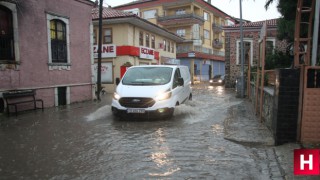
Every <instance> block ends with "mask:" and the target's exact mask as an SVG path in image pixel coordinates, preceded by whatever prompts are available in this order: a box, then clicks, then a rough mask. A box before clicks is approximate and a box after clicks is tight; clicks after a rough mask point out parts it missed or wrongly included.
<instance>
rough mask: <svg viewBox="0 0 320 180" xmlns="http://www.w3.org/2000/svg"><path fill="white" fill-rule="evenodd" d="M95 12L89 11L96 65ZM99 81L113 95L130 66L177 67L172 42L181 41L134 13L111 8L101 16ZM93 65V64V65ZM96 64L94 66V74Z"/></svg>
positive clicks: (96, 21) (96, 15)
mask: <svg viewBox="0 0 320 180" xmlns="http://www.w3.org/2000/svg"><path fill="white" fill-rule="evenodd" d="M98 14H99V10H98V8H96V9H93V11H92V20H93V26H94V27H93V47H94V53H95V58H96V59H95V62H97V53H96V52H97V49H98V45H97V44H98V37H99V36H98V32H99V31H98V27H99V23H98V22H99V16H98ZM102 18H103V24H102V44H103V45H102V60H101V61H102V70H101V72H102V73H101V76H102V78H101V80H102V84H103V86H104V88H105V90H106V91H107V92H114V90H115V87H116V86H115V79H116V78H121V77H122V76H123V74H124V73H125V71H126V69H127V67H129V66H132V65H151V64H179V61H178V60H177V59H176V48H175V47H176V43H177V42H178V43H179V42H182V41H183V38H181V37H179V36H177V35H176V34H174V33H171V32H169V31H168V30H166V29H163V28H161V27H159V26H157V25H155V24H153V23H151V22H149V21H147V20H145V19H143V18H140V17H138V16H137V15H136V14H133V13H127V12H123V11H119V10H114V9H111V8H104V9H103V13H102ZM96 64H97V63H96ZM96 67H97V65H95V66H94V75H95V74H96V70H97V68H96Z"/></svg>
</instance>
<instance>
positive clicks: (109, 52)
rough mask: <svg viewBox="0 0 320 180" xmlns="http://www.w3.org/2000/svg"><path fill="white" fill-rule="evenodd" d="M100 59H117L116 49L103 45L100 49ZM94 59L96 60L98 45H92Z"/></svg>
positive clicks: (114, 46) (112, 46) (110, 45)
mask: <svg viewBox="0 0 320 180" xmlns="http://www.w3.org/2000/svg"><path fill="white" fill-rule="evenodd" d="M101 49H102V51H101V57H102V58H111V57H117V48H116V45H114V44H103V45H102V47H101ZM93 53H94V58H98V45H93Z"/></svg>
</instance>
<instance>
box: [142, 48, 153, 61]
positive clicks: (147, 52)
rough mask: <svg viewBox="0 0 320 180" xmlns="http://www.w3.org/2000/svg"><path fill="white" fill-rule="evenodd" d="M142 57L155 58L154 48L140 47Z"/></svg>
mask: <svg viewBox="0 0 320 180" xmlns="http://www.w3.org/2000/svg"><path fill="white" fill-rule="evenodd" d="M140 58H141V59H154V49H151V48H147V47H140Z"/></svg>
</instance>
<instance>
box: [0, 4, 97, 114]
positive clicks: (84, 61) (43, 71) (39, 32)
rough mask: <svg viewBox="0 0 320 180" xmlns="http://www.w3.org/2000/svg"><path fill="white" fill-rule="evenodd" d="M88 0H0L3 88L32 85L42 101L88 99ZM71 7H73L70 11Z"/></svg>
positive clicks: (0, 87)
mask: <svg viewBox="0 0 320 180" xmlns="http://www.w3.org/2000/svg"><path fill="white" fill-rule="evenodd" d="M93 5H94V4H93V3H92V2H91V1H89V0H55V1H52V0H24V1H20V0H8V1H0V111H3V109H4V108H5V104H4V100H3V99H2V94H3V92H5V91H10V90H25V89H33V90H35V91H36V98H41V99H43V101H44V106H45V107H51V106H58V105H65V104H69V103H73V102H78V101H84V100H92V98H93V94H94V93H93V86H92V72H91V68H90V67H91V62H92V61H91V52H90V49H91V44H90V38H91V36H90V27H91V26H92V21H91V10H92V7H93ZM70 9H72V11H70Z"/></svg>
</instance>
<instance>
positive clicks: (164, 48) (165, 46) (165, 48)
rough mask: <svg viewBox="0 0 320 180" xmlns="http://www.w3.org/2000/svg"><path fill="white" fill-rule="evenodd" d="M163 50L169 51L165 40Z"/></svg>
mask: <svg viewBox="0 0 320 180" xmlns="http://www.w3.org/2000/svg"><path fill="white" fill-rule="evenodd" d="M163 50H164V51H166V50H167V41H166V40H165V39H164V40H163Z"/></svg>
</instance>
